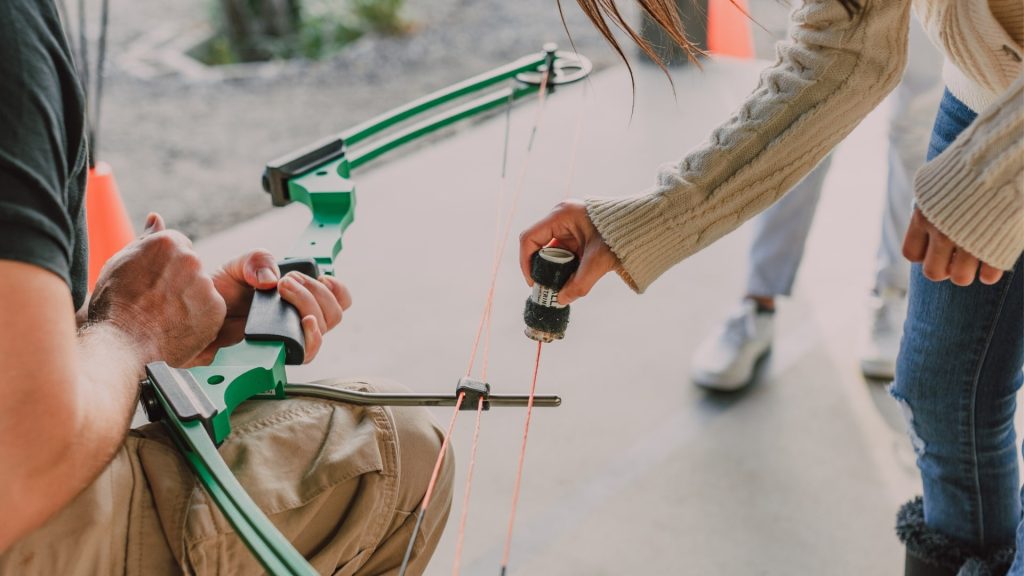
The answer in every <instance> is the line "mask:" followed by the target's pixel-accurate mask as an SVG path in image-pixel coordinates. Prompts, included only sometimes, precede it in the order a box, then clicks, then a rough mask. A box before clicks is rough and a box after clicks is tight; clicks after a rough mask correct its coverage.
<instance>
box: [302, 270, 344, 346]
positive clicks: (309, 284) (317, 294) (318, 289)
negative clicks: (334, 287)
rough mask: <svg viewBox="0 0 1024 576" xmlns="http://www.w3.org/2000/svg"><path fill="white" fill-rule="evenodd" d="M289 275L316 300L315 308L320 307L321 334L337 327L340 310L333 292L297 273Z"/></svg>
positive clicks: (324, 285)
mask: <svg viewBox="0 0 1024 576" xmlns="http://www.w3.org/2000/svg"><path fill="white" fill-rule="evenodd" d="M290 275H291V276H292V277H293V278H295V279H296V280H298V281H299V283H301V284H302V285H303V286H304V287H305V288H306V290H309V292H310V294H312V295H313V297H314V298H316V303H317V306H319V307H320V313H321V314H322V315H323V318H324V325H323V326H321V329H322V330H323V332H325V333H326V332H327V331H328V330H330V329H332V328H334V327H335V326H337V325H338V323H340V322H341V315H342V308H341V303H340V302H338V299H337V298H336V297H335V296H334V292H332V291H331V289H330V288H328V287H327V285H326V284H324V283H323V282H320V281H319V280H317V279H316V278H310V277H309V276H306V275H305V274H299V273H294V274H290Z"/></svg>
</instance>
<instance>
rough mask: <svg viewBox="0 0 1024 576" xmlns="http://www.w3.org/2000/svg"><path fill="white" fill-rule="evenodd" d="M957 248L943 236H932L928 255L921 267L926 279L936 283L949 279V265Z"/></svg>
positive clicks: (935, 234) (929, 241)
mask: <svg viewBox="0 0 1024 576" xmlns="http://www.w3.org/2000/svg"><path fill="white" fill-rule="evenodd" d="M955 248H956V246H954V245H953V243H952V242H950V241H949V240H948V239H947V238H945V237H943V236H942V235H941V234H938V233H933V234H930V235H929V238H928V253H927V254H925V255H924V262H923V263H922V266H921V271H922V272H924V275H925V278H928V279H929V280H932V281H934V282H940V281H942V280H945V279H947V278H949V264H950V260H951V259H952V258H953V250H954V249H955Z"/></svg>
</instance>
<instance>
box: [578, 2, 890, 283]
mask: <svg viewBox="0 0 1024 576" xmlns="http://www.w3.org/2000/svg"><path fill="white" fill-rule="evenodd" d="M909 10H910V2H909V0H867V1H866V2H864V8H863V10H862V11H861V12H860V13H859V14H858V15H857V16H854V17H853V18H852V19H851V18H850V17H849V16H848V15H847V13H846V11H845V10H844V9H843V7H842V6H841V5H840V3H839V2H836V1H835V0H808V1H807V2H806V3H805V4H804V5H803V6H802V7H801V8H799V9H797V10H796V11H794V13H793V15H792V20H793V24H792V26H791V29H790V38H789V40H788V41H787V42H784V43H780V44H779V47H778V59H777V61H776V63H775V64H774V65H773V66H772V67H770V68H768V69H767V70H765V71H764V72H763V73H762V75H761V81H760V83H759V85H758V87H757V89H756V90H755V91H754V92H753V93H752V94H751V95H750V96H749V97H748V98H747V100H746V101H745V102H744V103H743V105H742V106H740V108H739V110H738V111H737V112H736V113H735V114H734V115H733V117H732V118H730V119H729V120H727V121H726V122H725V123H724V124H722V125H721V126H720V127H719V128H717V129H716V130H715V131H714V132H713V133H712V134H711V136H710V138H709V139H708V141H707V142H705V143H704V144H703V145H701V146H700V147H698V148H697V149H696V150H694V151H693V152H691V153H690V154H688V155H687V156H686V157H685V158H684V159H683V160H682V161H681V162H679V163H677V164H673V165H670V166H666V167H664V168H663V169H662V170H661V172H660V173H659V175H658V182H657V185H656V186H655V188H654V189H653V190H650V191H648V192H647V193H646V194H643V195H640V196H634V197H629V198H620V199H590V200H588V201H587V203H586V209H587V214H588V215H589V217H590V219H591V220H592V221H593V223H594V225H595V226H596V227H597V230H598V231H599V232H600V235H601V237H603V239H604V241H605V242H606V243H607V244H608V246H609V247H610V248H611V250H612V252H614V253H615V255H616V256H617V257H618V260H619V263H620V265H621V268H620V270H619V271H620V274H622V276H623V278H624V279H625V280H626V282H627V283H629V284H630V286H632V287H633V288H634V289H635V290H637V291H640V292H642V291H643V290H645V289H646V288H647V286H649V285H650V284H651V283H652V282H653V281H654V280H655V279H656V278H657V277H658V276H660V275H661V274H662V273H663V272H664V271H665V270H667V269H668V268H670V267H671V266H673V265H674V264H676V263H677V262H679V261H680V260H682V259H684V258H686V257H687V256H689V255H691V254H693V253H695V252H697V251H698V250H700V249H702V248H704V247H705V246H707V245H709V244H711V243H712V242H714V241H715V240H717V239H718V238H720V237H722V236H723V235H725V234H726V233H728V232H730V231H732V230H733V229H735V228H737V227H738V226H739V225H740V224H742V223H743V222H744V221H745V220H747V219H749V218H750V217H752V216H754V215H755V214H757V213H758V212H760V211H762V210H764V209H765V208H767V207H768V206H769V205H771V204H772V203H773V202H775V200H777V199H778V198H779V197H781V196H782V195H783V194H784V193H785V192H786V191H787V190H789V189H790V188H791V187H792V186H794V185H795V184H796V183H797V182H798V181H799V180H800V179H801V178H802V177H803V176H804V175H806V174H807V173H808V172H810V171H811V169H813V168H814V166H815V165H817V163H818V162H819V161H820V160H821V159H822V158H823V157H824V156H825V154H827V153H828V151H829V150H831V149H832V148H833V147H834V146H835V145H836V144H837V143H838V142H839V141H840V140H842V139H843V138H845V137H846V135H847V134H849V133H850V132H851V131H852V130H853V128H854V127H855V126H856V125H857V124H858V123H859V122H860V121H861V120H862V119H863V118H864V117H865V116H866V115H867V114H868V113H869V112H870V111H871V110H873V109H874V108H875V107H876V106H877V105H878V103H879V102H881V101H882V99H883V98H884V97H885V95H886V94H888V93H889V91H890V90H892V89H893V88H894V87H895V86H896V85H897V84H898V83H899V80H900V76H901V73H902V70H903V66H904V64H905V61H906V42H907V34H908V26H909V17H910V13H909Z"/></svg>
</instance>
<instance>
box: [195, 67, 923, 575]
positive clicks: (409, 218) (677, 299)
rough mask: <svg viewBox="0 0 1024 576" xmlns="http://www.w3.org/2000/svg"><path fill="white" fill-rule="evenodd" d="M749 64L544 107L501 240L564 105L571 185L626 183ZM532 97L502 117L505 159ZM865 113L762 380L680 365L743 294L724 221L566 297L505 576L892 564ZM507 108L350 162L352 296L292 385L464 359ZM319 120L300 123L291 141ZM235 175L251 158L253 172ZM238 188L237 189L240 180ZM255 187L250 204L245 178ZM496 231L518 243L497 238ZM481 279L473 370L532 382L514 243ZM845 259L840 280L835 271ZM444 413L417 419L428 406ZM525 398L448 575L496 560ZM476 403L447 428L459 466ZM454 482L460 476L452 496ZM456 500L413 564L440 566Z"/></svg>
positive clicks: (894, 419) (647, 77)
mask: <svg viewBox="0 0 1024 576" xmlns="http://www.w3.org/2000/svg"><path fill="white" fill-rule="evenodd" d="M757 68H758V65H756V64H751V63H739V62H729V61H724V62H721V63H717V64H711V65H709V66H708V67H707V70H706V71H705V72H704V73H703V75H702V74H700V73H698V72H697V71H695V70H692V69H686V70H682V71H679V72H677V73H676V75H675V85H676V88H677V90H678V97H677V98H676V99H675V100H673V97H672V94H671V92H670V89H669V86H668V84H667V83H666V81H665V80H664V78H663V77H659V75H658V73H657V72H656V71H655V70H653V69H651V68H648V67H640V68H639V69H637V73H638V85H639V88H638V92H637V94H636V108H635V110H636V112H635V114H634V115H633V117H632V120H631V119H630V88H629V82H628V77H627V76H626V73H625V70H624V69H623V68H613V69H610V70H608V71H606V72H603V73H601V74H598V75H597V76H596V77H595V78H594V79H593V83H592V85H591V86H590V88H589V89H588V97H587V98H583V94H584V89H583V87H582V86H577V87H572V88H566V89H564V90H561V91H559V93H557V94H555V95H554V96H553V97H552V98H551V99H550V100H549V103H548V108H547V109H546V111H545V118H544V122H543V126H542V128H541V131H540V133H539V134H538V140H537V145H536V149H535V156H534V158H533V160H532V165H531V169H530V172H529V175H528V177H527V180H526V192H525V194H524V197H523V201H522V204H521V205H520V210H519V216H518V218H517V220H516V225H515V232H518V230H520V229H522V227H523V226H525V225H526V224H527V223H528V222H529V221H532V220H533V219H535V218H537V217H538V216H539V215H541V214H543V213H544V212H546V210H547V209H548V208H550V206H551V205H553V204H554V203H555V202H556V201H557V200H558V199H559V198H560V197H561V196H562V194H563V193H564V189H565V185H566V180H567V174H566V164H567V162H568V157H569V148H570V146H571V142H572V139H573V133H574V126H575V123H576V118H577V116H576V114H577V113H578V111H579V110H580V109H581V107H582V110H583V111H584V113H585V128H584V132H583V137H582V146H581V148H580V151H579V169H578V173H577V175H576V178H575V181H574V186H573V190H572V193H573V195H586V194H604V195H622V194H630V193H635V192H639V191H640V190H641V189H642V188H643V187H644V186H646V185H648V184H649V183H651V182H652V179H653V176H654V171H655V168H656V166H657V165H658V164H659V163H660V162H662V161H665V160H670V159H674V158H676V157H677V156H679V155H680V154H681V153H682V152H684V151H685V150H687V149H688V148H690V147H691V146H693V145H694V144H696V143H697V142H698V141H699V140H700V139H701V138H702V137H703V135H705V134H706V133H707V132H708V130H709V129H710V128H711V127H712V126H713V125H714V123H715V121H716V120H717V119H722V118H723V117H724V116H725V115H726V114H727V113H728V112H729V111H730V110H731V109H732V108H733V107H734V106H735V105H736V103H737V102H738V101H739V100H740V98H741V97H742V96H743V95H744V94H745V93H746V92H747V91H748V90H749V89H750V88H751V87H752V86H753V84H754V82H755V79H756V70H757ZM533 114H534V109H533V105H532V104H526V105H523V106H521V107H519V108H517V109H516V110H515V112H514V113H513V115H512V122H513V126H512V148H513V150H514V151H516V155H515V156H514V157H513V159H512V164H511V167H512V170H515V169H516V167H517V166H519V165H520V164H519V163H520V162H521V159H522V154H521V153H520V152H521V150H522V149H523V147H524V145H525V138H526V133H527V127H528V125H529V123H530V121H531V119H532V117H533ZM885 126H886V122H885V113H884V110H882V111H881V112H880V113H877V114H876V115H874V116H872V117H870V118H869V119H868V120H867V121H865V122H864V123H863V125H862V126H861V127H860V128H858V130H857V131H856V132H855V133H854V134H853V135H852V136H851V137H850V138H849V139H848V140H847V141H846V142H845V143H844V144H843V145H842V148H841V151H840V153H839V155H838V157H837V158H836V160H835V162H834V163H833V168H832V171H831V173H830V175H829V180H828V182H827V185H826V186H827V189H826V192H825V194H824V198H823V201H822V203H821V205H820V209H819V219H818V221H817V223H816V226H815V228H814V229H813V231H812V238H811V239H810V242H809V247H808V250H807V255H806V262H805V265H804V268H803V271H802V273H801V277H800V280H799V284H798V287H797V291H796V294H795V295H794V298H792V299H791V300H789V301H787V302H785V303H783V304H782V305H781V309H780V312H779V316H778V319H779V325H778V339H777V344H776V348H775V353H774V356H773V357H772V359H771V361H770V363H769V364H768V366H767V372H766V377H765V378H763V380H762V381H761V382H760V383H758V384H757V385H756V386H755V387H754V388H753V389H751V390H749V391H748V392H746V393H743V394H739V395H735V396H710V395H707V394H705V393H702V392H700V391H698V390H696V389H694V388H693V387H692V386H691V385H690V384H689V383H688V381H687V378H686V373H687V369H688V362H689V356H690V353H691V351H692V350H693V349H694V348H695V346H696V345H697V343H698V341H699V340H700V339H701V338H702V337H703V336H704V335H705V334H706V332H707V331H708V330H709V329H710V328H711V327H712V326H713V325H714V324H715V323H716V322H717V321H719V320H720V319H721V318H722V317H723V315H725V314H726V313H728V312H729V311H730V309H731V307H732V306H733V305H734V303H735V301H736V299H737V298H738V297H739V296H740V293H741V290H742V276H743V268H744V262H745V258H746V247H747V242H748V239H749V234H748V233H747V232H746V231H745V230H740V231H739V232H737V233H735V234H733V235H731V236H729V237H727V238H726V239H724V240H723V241H721V242H719V243H718V244H717V245H716V246H714V247H713V248H711V249H709V250H707V251H705V252H704V253H701V254H699V255H697V256H695V257H693V258H691V259H689V260H688V261H686V262H685V263H683V264H682V265H680V266H678V267H676V268H675V269H674V270H672V271H670V272H669V273H668V274H666V275H665V277H663V278H662V279H661V280H659V281H658V282H657V283H656V284H655V285H654V286H653V287H652V288H651V289H650V291H649V293H648V294H646V295H645V296H643V297H637V296H635V295H633V294H632V293H630V291H629V290H628V289H627V288H626V287H625V286H624V285H623V283H621V282H620V281H618V280H617V279H614V278H609V279H607V281H605V282H603V283H602V284H600V285H599V286H598V287H597V289H595V290H594V292H593V293H592V294H591V296H589V297H588V298H587V299H586V300H585V301H583V302H581V303H579V304H578V305H574V306H573V321H572V324H571V326H570V330H569V334H568V339H567V340H565V341H563V342H559V343H555V344H552V345H550V346H547V347H546V348H545V350H544V356H543V360H542V368H541V380H540V384H539V391H541V392H545V393H558V394H561V395H562V396H563V398H564V405H563V406H562V407H561V408H558V409H545V410H541V409H538V410H536V412H535V419H534V423H533V428H532V430H531V443H530V447H529V454H528V458H527V467H526V476H525V481H524V486H523V494H522V505H521V508H520V512H519V519H518V523H517V530H516V537H515V541H514V547H513V556H512V559H513V560H512V569H511V573H512V574H516V575H542V576H551V575H588V576H594V575H605V574H607V575H617V576H621V575H640V574H643V575H678V574H687V575H688V574H694V575H697V574H700V575H705V574H710V575H737V576H739V575H744V576H746V575H751V574H765V575H769V574H770V575H845V574H849V575H851V576H853V575H858V576H859V575H863V574H895V573H897V572H898V571H899V569H900V566H901V557H902V551H901V548H900V547H899V545H898V543H897V542H896V539H895V537H894V536H893V532H892V524H893V516H894V513H895V510H896V508H897V506H898V504H899V503H901V502H902V501H904V500H905V499H907V498H908V497H909V496H911V495H912V494H914V493H915V492H916V491H917V486H916V485H917V479H916V471H915V469H914V468H913V461H912V452H911V451H910V448H909V446H908V443H907V442H906V441H905V440H904V437H903V434H902V424H901V423H900V422H899V419H898V416H896V415H895V414H894V411H893V408H894V406H893V405H892V403H891V402H889V401H888V399H887V398H886V396H885V393H884V391H883V390H882V387H881V386H880V385H878V384H869V383H866V382H865V381H863V380H862V379H861V377H860V374H859V371H858V368H857V360H856V350H857V344H858V341H859V337H860V334H861V330H862V329H863V327H864V326H865V324H866V321H867V313H866V309H865V307H864V306H863V305H862V303H863V302H864V297H865V295H866V293H867V291H868V289H869V287H870V283H871V278H872V269H873V262H872V258H873V254H874V251H875V242H876V240H875V239H876V238H877V237H878V230H879V218H878V215H879V214H880V210H881V200H882V192H883V186H884V166H885V164H884V156H883V154H884V149H885V132H884V130H885ZM503 130H504V124H503V122H502V121H501V119H500V118H499V119H494V120H490V121H487V122H485V123H482V124H480V125H479V126H477V127H475V128H474V129H472V130H469V131H463V132H461V133H460V134H459V135H458V136H456V137H453V138H450V139H446V140H443V141H440V142H438V143H437V144H435V145H432V146H429V147H426V148H423V149H420V150H419V151H417V152H416V153H414V154H411V155H408V156H405V157H401V158H396V159H394V160H393V161H391V162H388V163H387V164H386V165H384V166H383V167H382V168H381V169H379V170H376V171H373V170H371V171H369V172H366V173H365V174H359V175H357V177H356V180H357V183H358V190H359V210H358V216H357V221H356V224H355V225H354V226H353V227H352V228H351V230H350V232H349V234H348V235H347V236H346V238H345V252H344V254H343V257H342V259H341V261H340V265H339V267H338V269H339V271H340V275H341V277H343V278H344V279H345V280H346V281H347V282H348V283H349V284H350V286H351V289H352V291H353V294H354V297H355V306H354V307H353V308H352V309H351V310H350V312H349V314H348V315H347V317H346V319H345V323H344V326H343V328H342V329H341V330H339V331H338V333H336V334H333V335H332V336H331V337H330V338H329V340H328V342H327V343H326V344H325V347H324V350H323V351H322V352H321V355H320V358H319V361H318V362H317V363H316V364H315V365H314V366H312V367H303V368H300V369H297V370H293V371H292V373H291V374H292V377H293V378H298V379H311V378H316V377H326V376H332V375H382V376H387V377H391V378H396V379H398V380H400V381H403V382H405V383H406V384H407V385H408V386H410V387H411V388H413V389H415V390H420V391H437V390H448V389H450V388H451V387H452V386H453V385H454V383H455V381H456V380H457V379H458V377H459V376H460V374H461V373H462V372H463V371H464V370H465V366H466V363H467V360H468V354H469V348H470V344H471V342H472V338H473V333H474V330H475V328H476V322H477V319H478V317H479V310H480V307H481V305H482V302H483V297H484V295H485V291H486V281H487V273H488V269H489V262H490V254H491V250H492V242H493V237H494V232H493V229H494V220H495V191H496V189H497V175H498V172H499V167H500V164H499V162H500V144H501V140H502V135H503ZM316 136H319V134H310V139H313V138H314V137H316ZM252 168H253V169H252V177H253V181H254V183H255V181H256V178H258V175H259V166H253V167H252ZM254 190H255V187H254ZM252 201H253V202H269V199H267V198H265V197H263V196H261V195H260V194H259V193H255V192H254V195H253V200H252ZM305 218H306V216H305V214H304V209H302V208H301V207H295V208H288V209H282V210H277V211H274V212H271V213H268V214H264V215H262V216H260V217H258V218H256V219H255V220H252V221H249V222H247V223H244V224H242V225H240V226H238V227H236V228H233V229H230V230H228V231H226V232H224V233H222V234H219V235H216V236H212V237H210V238H208V239H206V240H205V241H203V242H202V243H200V245H199V249H200V250H201V251H202V252H203V253H204V254H205V255H207V256H210V257H211V258H214V259H220V258H222V257H224V256H226V255H229V254H233V253H235V252H237V251H239V250H242V249H243V248H246V247H250V246H252V244H253V240H254V239H257V238H259V239H260V242H261V243H263V244H264V245H265V246H266V247H268V248H270V249H272V250H275V251H276V252H277V253H279V254H283V253H284V252H285V251H286V250H287V244H286V243H285V242H283V239H288V238H291V237H294V235H295V234H296V232H297V230H298V229H299V228H300V227H301V226H303V225H304V222H305ZM513 244H514V240H513ZM505 256H506V258H505V261H504V265H503V266H502V268H501V271H500V278H499V282H498V293H497V301H496V308H495V319H494V341H493V345H492V351H493V352H492V357H491V367H490V373H491V378H490V380H491V382H492V385H493V386H494V389H495V390H496V391H502V392H519V391H525V390H526V389H527V388H528V384H529V382H528V378H529V375H530V368H531V362H532V355H533V350H534V348H533V346H532V342H531V341H529V340H527V339H526V338H525V337H523V336H522V319H521V309H522V306H521V302H522V300H523V299H524V298H525V297H526V296H527V288H526V286H525V285H524V284H523V282H522V280H521V279H520V276H519V274H518V269H517V266H516V254H515V249H514V246H509V250H508V252H507V253H506V255H505ZM847 269H850V270H852V272H844V270H847ZM448 415H449V413H448V411H447V410H438V411H437V412H436V416H437V418H438V419H439V420H441V421H447V419H448ZM522 419H523V412H521V411H515V410H494V411H492V412H490V413H487V414H486V415H485V422H484V428H483V432H482V440H481V449H480V450H481V454H480V462H479V466H478V469H477V473H476V482H475V485H474V491H473V499H472V505H471V517H470V527H469V531H470V533H469V535H468V536H467V540H466V553H465V558H464V559H463V572H462V573H463V574H466V575H471V576H475V575H489V576H493V575H495V574H497V572H498V562H499V559H500V555H501V545H502V540H503V535H504V528H505V525H506V521H507V514H508V504H509V500H510V495H511V490H512V481H513V474H514V470H515V466H516V454H517V448H518V443H519V441H520V434H521V426H522ZM471 424H472V419H471V416H470V414H469V413H464V416H463V418H462V419H461V420H460V426H459V428H458V433H457V434H456V437H455V450H456V453H457V454H458V466H459V469H460V474H459V475H460V476H463V475H464V466H465V464H466V459H467V456H468V448H469V439H470V437H471V433H472V426H471ZM462 488H463V484H462V483H461V481H460V483H459V484H458V486H457V493H456V494H457V500H458V501H461V494H462ZM460 511H461V510H460V508H459V504H456V508H455V510H454V512H453V517H452V518H453V520H452V523H451V524H450V525H449V526H450V527H449V531H448V533H447V534H446V536H445V539H444V540H443V542H442V544H441V546H440V549H439V551H438V553H437V554H436V556H435V560H434V562H433V564H432V566H431V568H430V570H429V571H428V573H429V574H431V575H442V574H449V573H450V572H451V566H452V556H453V550H454V535H455V530H454V528H455V525H456V522H457V518H458V514H459V513H460Z"/></svg>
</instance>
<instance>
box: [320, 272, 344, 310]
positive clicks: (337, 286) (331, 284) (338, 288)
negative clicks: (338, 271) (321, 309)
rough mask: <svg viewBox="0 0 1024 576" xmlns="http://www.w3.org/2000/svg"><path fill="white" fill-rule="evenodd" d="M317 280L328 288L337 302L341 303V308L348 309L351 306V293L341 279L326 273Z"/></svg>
mask: <svg viewBox="0 0 1024 576" xmlns="http://www.w3.org/2000/svg"><path fill="white" fill-rule="evenodd" d="M319 280H320V282H323V283H324V285H326V286H327V287H328V288H330V290H331V293H333V294H334V298H335V299H336V300H337V301H338V304H341V309H342V310H348V309H349V307H351V306H352V293H351V292H349V291H348V286H345V284H344V283H343V282H342V281H341V280H338V279H337V278H335V277H334V276H327V275H324V276H321V277H320V278H319Z"/></svg>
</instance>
